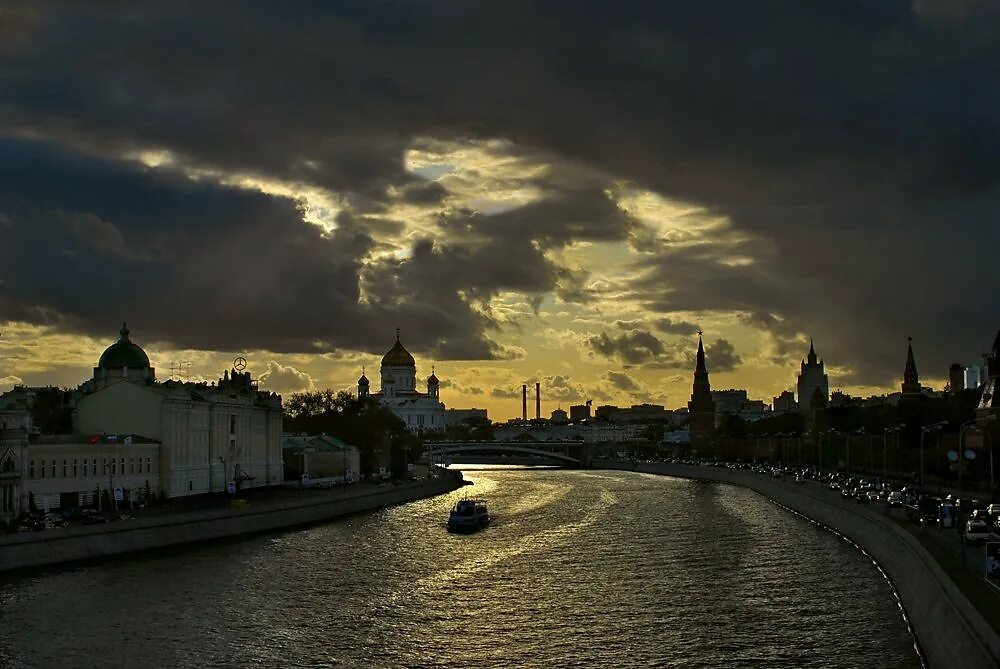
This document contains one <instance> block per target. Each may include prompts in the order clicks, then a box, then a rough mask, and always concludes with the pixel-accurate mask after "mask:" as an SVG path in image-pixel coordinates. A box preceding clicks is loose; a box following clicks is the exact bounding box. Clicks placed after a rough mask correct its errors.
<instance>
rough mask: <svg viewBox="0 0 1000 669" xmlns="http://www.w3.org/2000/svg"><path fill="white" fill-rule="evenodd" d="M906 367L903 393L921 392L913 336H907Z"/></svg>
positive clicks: (916, 393)
mask: <svg viewBox="0 0 1000 669" xmlns="http://www.w3.org/2000/svg"><path fill="white" fill-rule="evenodd" d="M906 342H907V343H906V368H905V369H904V370H903V394H904V395H919V394H920V376H919V374H917V362H916V360H914V359H913V337H907V338H906Z"/></svg>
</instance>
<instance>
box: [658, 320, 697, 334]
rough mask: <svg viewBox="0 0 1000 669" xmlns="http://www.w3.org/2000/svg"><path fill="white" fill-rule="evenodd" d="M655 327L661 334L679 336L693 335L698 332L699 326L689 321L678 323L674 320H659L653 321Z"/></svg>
mask: <svg viewBox="0 0 1000 669" xmlns="http://www.w3.org/2000/svg"><path fill="white" fill-rule="evenodd" d="M653 327H654V328H656V329H657V330H659V331H660V332H666V333H667V334H678V335H693V334H694V333H695V332H697V331H698V326H697V325H695V324H694V323H688V322H687V321H677V320H674V319H672V318H658V319H656V320H655V321H653Z"/></svg>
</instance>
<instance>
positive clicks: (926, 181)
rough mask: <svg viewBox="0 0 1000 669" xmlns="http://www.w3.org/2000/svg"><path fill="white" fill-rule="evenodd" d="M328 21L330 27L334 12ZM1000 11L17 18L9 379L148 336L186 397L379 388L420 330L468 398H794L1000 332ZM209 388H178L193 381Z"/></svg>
mask: <svg viewBox="0 0 1000 669" xmlns="http://www.w3.org/2000/svg"><path fill="white" fill-rule="evenodd" d="M324 4H325V5H326V6H324ZM998 8H1000V5H998V4H997V3H996V2H995V1H994V0H948V1H947V2H945V1H941V2H934V1H930V0H910V1H903V0H879V1H878V2H873V1H872V0H839V1H838V2H823V3H821V2H802V0H760V1H758V2H751V3H748V2H745V1H744V0H705V1H703V2H689V1H685V2H667V1H664V2H657V3H645V2H644V3H629V2H621V1H614V2H611V1H609V2H587V1H584V0H573V1H572V2H560V1H558V0H550V1H547V2H518V1H517V0H506V1H504V2H470V1H468V0H461V1H458V0H456V1H447V0H440V1H421V0H405V1H395V2H387V1H368V2H352V1H348V0H343V1H340V2H336V3H294V2H240V3H226V2H211V3H204V2H199V3H194V2H191V3H187V2H181V1H172V2H166V3H164V2H159V3H85V2H75V1H74V2H64V3H59V2H54V3H48V2H38V1H32V2H25V3H23V4H18V3H17V2H14V3H4V6H3V7H2V8H0V331H2V336H0V387H4V386H10V385H11V384H13V383H17V382H25V383H30V384H58V385H74V386H75V385H76V384H78V383H79V382H81V381H82V380H84V379H85V378H87V377H88V376H89V374H90V368H91V367H93V365H94V364H96V360H97V358H98V357H99V355H100V353H101V351H102V350H103V349H104V347H106V346H107V345H108V344H110V343H111V342H112V341H114V339H116V338H117V331H118V329H119V327H120V326H121V322H122V321H123V320H128V322H129V326H130V328H131V329H132V335H133V339H134V340H135V341H137V342H138V343H140V344H142V345H143V346H144V347H145V348H146V349H147V351H148V353H149V354H150V357H151V359H152V361H153V363H154V365H156V367H157V370H158V371H157V373H158V376H159V377H160V378H161V379H164V378H167V377H169V376H171V375H172V367H175V366H176V365H178V364H180V363H186V364H184V365H183V370H184V372H183V373H184V375H185V377H186V378H193V379H198V378H206V379H210V378H215V377H217V376H219V375H220V374H221V370H222V369H224V368H228V367H229V366H230V365H231V361H232V359H233V357H235V356H236V355H244V356H246V357H247V358H248V359H249V361H250V369H251V370H252V371H254V372H255V373H256V374H257V375H260V376H262V377H266V380H265V382H264V384H265V385H266V386H268V387H270V388H272V389H275V390H278V391H279V392H283V393H288V392H291V391H294V390H298V389H305V388H325V387H334V388H338V389H339V388H350V387H353V384H354V382H355V380H356V379H357V377H358V376H359V374H360V370H361V367H362V366H363V365H366V366H367V367H368V369H369V370H370V371H372V370H375V368H377V365H378V360H379V357H380V356H381V354H382V353H384V352H385V351H386V350H387V349H388V347H389V346H390V345H391V344H392V342H393V338H394V330H395V328H396V327H399V328H401V330H402V338H403V342H404V344H405V345H406V346H407V347H408V348H409V349H410V351H411V352H412V353H413V354H414V355H415V356H416V358H417V363H418V375H419V376H420V377H421V378H423V377H425V376H426V375H428V374H429V373H430V371H431V365H436V371H437V374H438V376H439V377H441V378H442V380H443V384H444V387H443V389H442V397H443V400H444V401H445V403H446V404H447V405H449V406H452V407H468V406H477V407H487V408H488V409H489V410H490V412H491V416H493V417H495V418H505V417H510V416H513V415H515V414H518V413H519V412H520V401H519V397H518V396H519V392H520V384H521V383H523V382H530V383H533V382H534V381H535V380H540V381H541V382H542V384H543V400H544V401H543V411H544V412H545V413H546V414H547V413H548V412H549V411H551V410H552V409H554V408H556V406H557V405H562V406H563V407H566V406H567V405H568V404H570V403H576V402H578V401H580V400H582V399H587V398H591V399H593V400H594V401H595V403H596V404H601V403H606V402H611V403H619V404H628V403H632V402H639V401H654V402H658V403H663V404H666V405H667V406H669V407H675V406H680V405H682V404H684V403H685V402H686V401H687V395H688V394H689V393H690V382H691V368H692V363H693V352H694V347H695V345H696V341H697V338H696V336H695V335H694V332H695V331H696V329H697V328H699V327H700V328H702V329H704V331H705V338H706V344H707V346H708V356H709V369H710V371H711V373H712V383H713V387H716V388H727V387H744V388H747V389H748V390H750V392H751V395H752V396H754V397H759V398H770V397H771V396H772V395H774V394H776V393H778V392H779V391H781V390H782V389H785V388H789V387H791V386H792V384H793V383H794V378H795V372H796V369H797V365H798V362H799V360H800V359H801V358H802V357H803V356H804V355H805V352H806V350H807V349H808V341H809V337H810V336H812V337H815V339H816V346H817V350H818V351H819V353H820V355H821V356H822V357H823V358H825V360H826V362H827V364H828V366H829V372H830V379H831V386H832V387H833V388H843V389H845V390H847V391H850V392H856V393H866V394H867V393H871V392H876V391H879V392H880V391H882V390H885V389H895V388H898V383H899V382H900V377H901V375H902V369H903V363H904V360H905V350H906V339H905V338H906V336H908V335H912V336H913V338H914V349H915V351H916V354H917V362H918V366H919V368H920V371H921V373H922V379H923V381H924V382H925V383H929V384H931V385H937V386H938V387H940V386H941V385H943V383H944V381H943V380H944V378H945V377H946V375H947V366H948V364H949V363H951V362H953V361H959V362H962V363H964V364H976V363H978V362H980V361H981V358H980V357H979V356H980V354H981V353H982V352H983V350H985V349H986V348H987V346H988V345H989V343H990V342H992V340H993V337H994V334H995V332H996V329H997V327H998V326H1000V297H998V292H997V284H998V278H1000V271H998V263H997V258H998V250H997V249H998V241H1000V225H998V222H997V217H998V212H1000V188H998V186H1000V129H998V123H1000V81H998V78H1000V74H998V73H1000V9H998ZM178 374H179V372H176V371H175V372H173V375H174V376H177V375H178Z"/></svg>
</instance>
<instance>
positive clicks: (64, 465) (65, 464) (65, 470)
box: [63, 458, 69, 478]
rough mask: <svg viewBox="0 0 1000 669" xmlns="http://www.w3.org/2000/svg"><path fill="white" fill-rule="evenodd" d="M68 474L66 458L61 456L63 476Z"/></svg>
mask: <svg viewBox="0 0 1000 669" xmlns="http://www.w3.org/2000/svg"><path fill="white" fill-rule="evenodd" d="M67 476H69V467H68V466H67V461H66V458H63V478H66V477H67Z"/></svg>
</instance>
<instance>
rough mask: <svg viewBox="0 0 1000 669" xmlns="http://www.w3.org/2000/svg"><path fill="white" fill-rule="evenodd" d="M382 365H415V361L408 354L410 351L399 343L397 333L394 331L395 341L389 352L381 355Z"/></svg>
mask: <svg viewBox="0 0 1000 669" xmlns="http://www.w3.org/2000/svg"><path fill="white" fill-rule="evenodd" d="M382 366H383V367H416V366H417V362H416V361H415V360H414V359H413V356H412V355H410V352H409V351H407V350H406V349H405V348H403V345H402V344H400V343H399V333H398V332H397V333H396V343H395V344H393V345H392V348H390V349H389V352H388V353H386V354H385V355H384V356H382Z"/></svg>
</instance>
